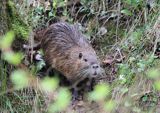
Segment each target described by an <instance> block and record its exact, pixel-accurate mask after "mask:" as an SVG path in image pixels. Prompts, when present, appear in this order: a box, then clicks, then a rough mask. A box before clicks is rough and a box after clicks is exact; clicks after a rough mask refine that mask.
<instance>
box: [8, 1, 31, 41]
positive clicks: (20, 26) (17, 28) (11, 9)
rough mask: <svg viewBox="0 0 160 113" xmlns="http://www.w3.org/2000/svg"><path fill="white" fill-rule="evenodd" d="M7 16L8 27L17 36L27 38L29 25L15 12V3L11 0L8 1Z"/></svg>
mask: <svg viewBox="0 0 160 113" xmlns="http://www.w3.org/2000/svg"><path fill="white" fill-rule="evenodd" d="M8 17H9V28H10V29H11V30H13V31H14V32H15V34H16V37H17V38H22V39H25V40H26V39H27V37H28V33H29V26H28V25H27V24H26V23H25V22H24V21H23V19H22V18H21V17H20V15H19V14H18V13H17V10H16V8H15V4H14V3H13V2H12V1H9V2H8Z"/></svg>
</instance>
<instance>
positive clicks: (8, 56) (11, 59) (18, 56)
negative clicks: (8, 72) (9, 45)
mask: <svg viewBox="0 0 160 113" xmlns="http://www.w3.org/2000/svg"><path fill="white" fill-rule="evenodd" d="M22 57H23V55H22V53H14V52H11V51H8V52H4V53H3V59H4V60H6V61H7V62H8V63H10V64H13V65H18V64H20V63H21V60H22Z"/></svg>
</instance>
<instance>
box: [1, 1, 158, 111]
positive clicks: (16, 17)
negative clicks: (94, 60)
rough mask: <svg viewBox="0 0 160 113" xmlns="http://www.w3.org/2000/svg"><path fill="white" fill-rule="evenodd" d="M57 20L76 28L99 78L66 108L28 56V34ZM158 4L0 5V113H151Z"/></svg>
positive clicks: (58, 90) (63, 96)
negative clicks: (89, 48)
mask: <svg viewBox="0 0 160 113" xmlns="http://www.w3.org/2000/svg"><path fill="white" fill-rule="evenodd" d="M55 18H59V19H61V20H63V21H66V22H68V23H71V24H74V23H76V24H78V25H79V28H80V30H81V31H82V32H83V33H84V34H85V35H86V36H87V38H88V40H90V42H91V44H92V46H93V47H94V48H95V50H96V52H97V54H98V56H99V57H100V59H101V62H102V65H103V67H104V69H105V71H106V76H105V77H104V78H102V79H101V80H99V81H98V84H97V85H96V86H95V88H94V90H93V91H92V92H88V93H87V94H85V98H84V99H83V100H80V101H79V102H77V103H74V104H72V105H71V103H72V102H71V97H72V95H71V94H70V92H69V91H68V89H67V88H65V87H61V86H59V85H58V83H59V80H58V79H57V78H55V77H53V78H48V77H46V78H43V79H39V77H37V75H38V72H39V70H41V69H42V68H43V67H45V63H44V61H41V62H35V61H34V55H35V54H36V53H37V52H38V53H42V55H43V52H42V51H41V50H38V51H30V50H27V49H25V48H24V44H25V45H29V46H30V47H33V45H34V40H33V37H34V32H35V31H37V30H40V29H44V28H46V27H47V26H48V25H49V24H50V23H52V22H53V21H55ZM159 55H160V1H159V0H53V1H52V0H50V1H46V0H0V112H4V113H10V112H11V113H16V112H17V113H24V112H32V113H41V112H42V113H45V112H51V113H52V112H67V113H68V112H69V113H70V112H78V113H88V112H89V113H98V112H101V113H159V112H160V93H159V91H160V75H159V74H160V68H159V67H160V60H159V57H160V56H159Z"/></svg>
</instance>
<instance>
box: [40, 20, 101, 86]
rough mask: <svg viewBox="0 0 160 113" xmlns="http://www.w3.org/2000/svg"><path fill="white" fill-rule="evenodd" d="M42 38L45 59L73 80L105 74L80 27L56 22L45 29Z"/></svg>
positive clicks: (77, 80)
mask: <svg viewBox="0 0 160 113" xmlns="http://www.w3.org/2000/svg"><path fill="white" fill-rule="evenodd" d="M41 37H42V38H40V39H41V48H42V49H43V51H44V57H45V61H46V62H47V63H48V64H50V65H51V67H52V68H54V69H56V70H58V71H59V72H61V73H62V74H63V75H64V76H65V77H66V78H67V79H68V80H69V81H70V82H71V83H73V84H74V83H77V82H79V81H81V80H83V79H84V78H95V77H100V76H102V75H104V70H103V69H102V68H101V67H100V62H99V60H98V57H97V55H96V52H95V50H94V49H93V48H92V46H91V44H90V43H89V41H88V40H87V39H86V37H85V36H84V35H83V34H82V33H81V32H80V31H79V30H78V26H76V25H70V24H68V23H66V22H57V23H54V24H52V25H50V26H49V27H48V28H46V29H45V30H43V34H42V33H41Z"/></svg>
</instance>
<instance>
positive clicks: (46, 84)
mask: <svg viewBox="0 0 160 113" xmlns="http://www.w3.org/2000/svg"><path fill="white" fill-rule="evenodd" d="M58 83H59V80H58V79H57V78H48V77H46V78H45V79H44V80H43V81H42V83H41V86H42V89H43V90H44V91H47V92H52V91H54V90H55V89H56V88H57V87H58Z"/></svg>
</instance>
